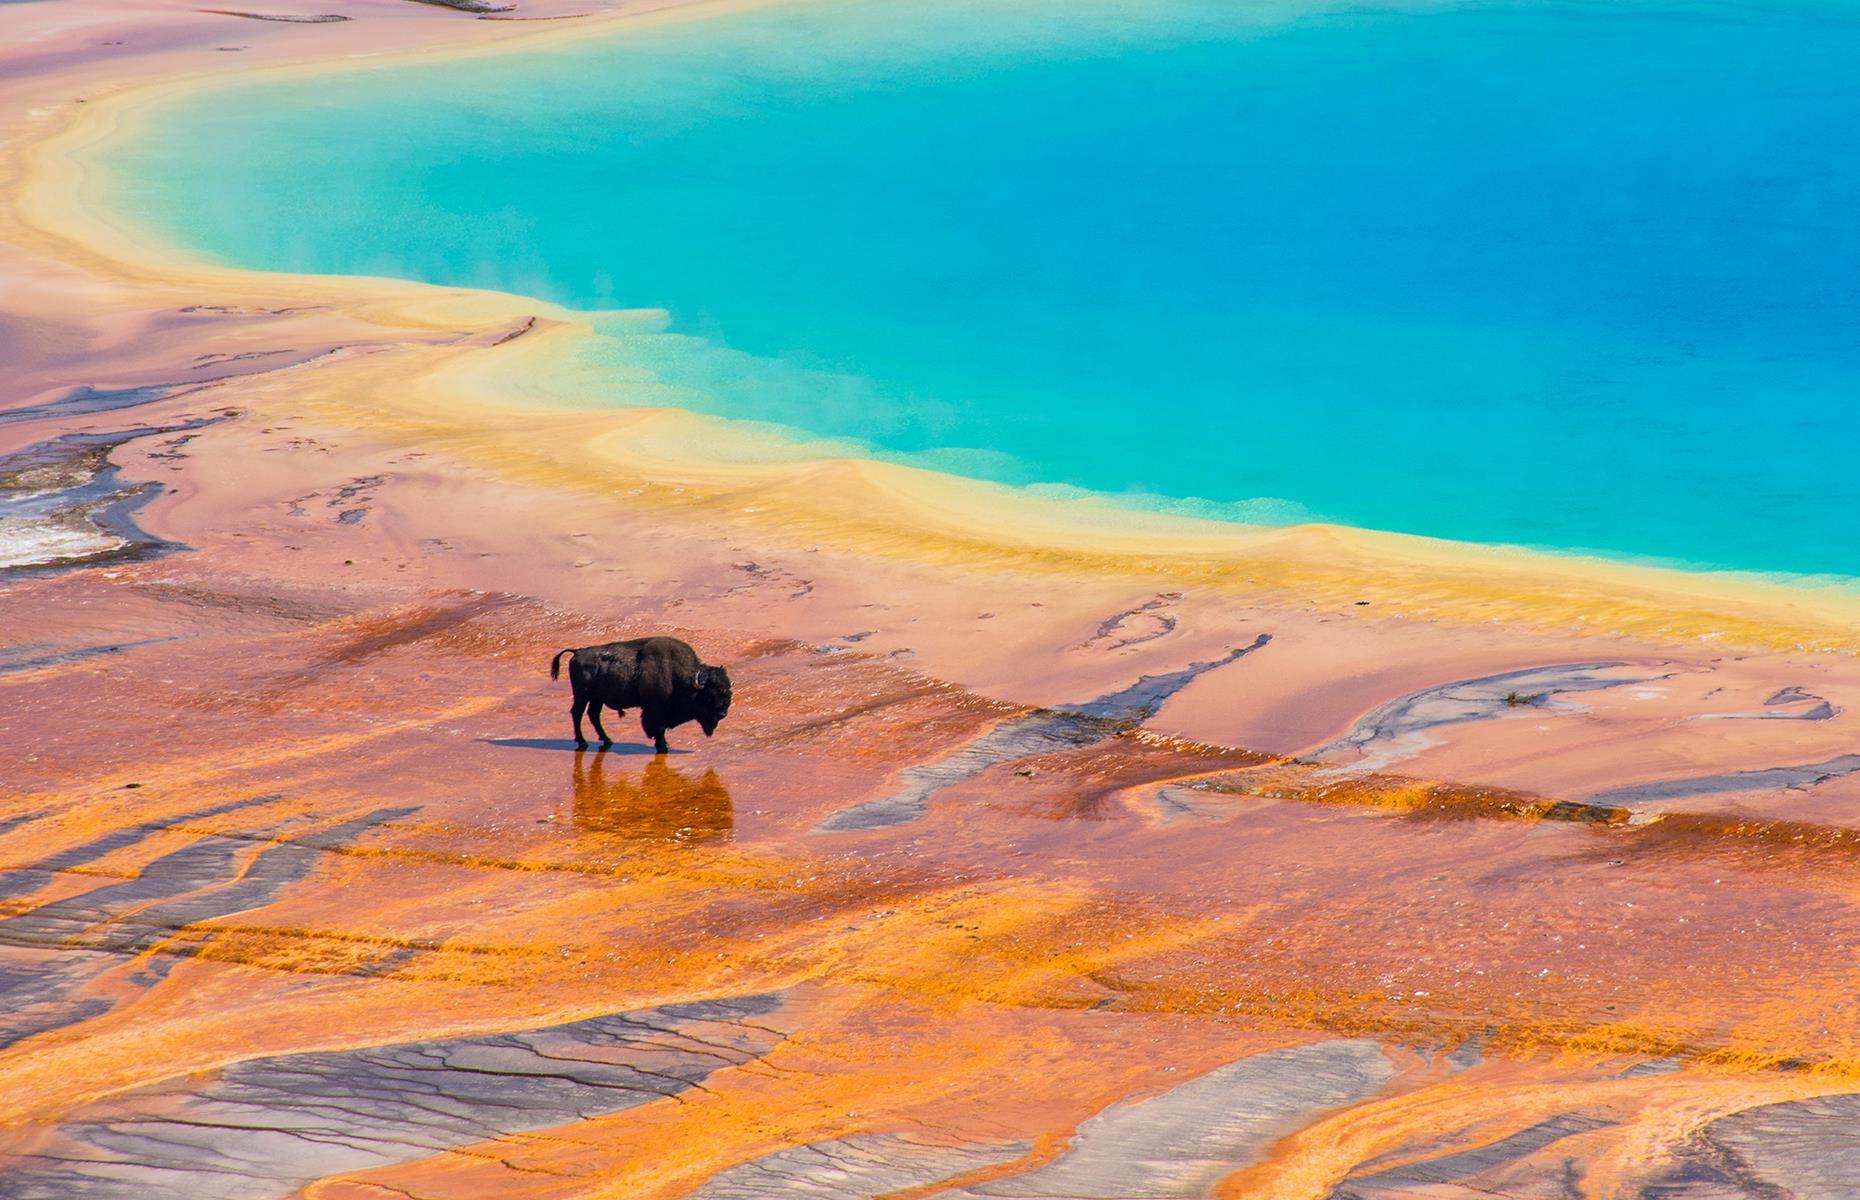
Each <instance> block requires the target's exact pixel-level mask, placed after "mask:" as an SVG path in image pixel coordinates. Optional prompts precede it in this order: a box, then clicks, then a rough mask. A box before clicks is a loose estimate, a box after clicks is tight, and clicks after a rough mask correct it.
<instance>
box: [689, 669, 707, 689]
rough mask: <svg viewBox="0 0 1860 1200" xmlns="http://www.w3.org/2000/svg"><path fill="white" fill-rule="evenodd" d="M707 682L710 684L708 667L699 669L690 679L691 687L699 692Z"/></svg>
mask: <svg viewBox="0 0 1860 1200" xmlns="http://www.w3.org/2000/svg"><path fill="white" fill-rule="evenodd" d="M709 682H710V668H709V667H699V668H698V669H697V674H696V675H693V676H692V677H691V686H692V687H694V688H698V689H700V690H701V689H702V688H703V687H704V685H705V684H706V683H709Z"/></svg>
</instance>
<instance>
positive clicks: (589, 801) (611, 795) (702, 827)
mask: <svg viewBox="0 0 1860 1200" xmlns="http://www.w3.org/2000/svg"><path fill="white" fill-rule="evenodd" d="M614 757H615V756H613V755H609V754H608V753H606V752H605V751H599V750H597V751H595V752H594V753H592V754H590V753H588V752H587V751H584V750H577V751H576V752H575V828H577V829H579V830H581V831H582V832H583V833H612V834H619V835H620V836H621V837H629V838H639V839H641V840H644V841H659V842H664V841H669V842H712V841H718V840H720V839H722V838H727V837H729V836H730V830H731V828H732V827H733V826H734V825H735V823H736V817H735V812H734V810H732V809H731V807H730V791H729V789H728V788H726V787H724V786H723V781H722V780H721V779H719V778H717V772H715V771H705V772H704V775H703V777H702V778H700V779H695V780H694V779H692V778H690V777H689V776H687V775H685V774H683V773H681V772H678V771H674V770H673V769H672V768H671V765H670V764H669V763H667V762H666V761H665V759H664V758H662V757H656V756H655V757H654V758H653V759H652V760H651V761H649V762H648V763H647V764H646V768H645V770H644V771H643V772H642V773H641V774H639V775H637V776H635V775H634V773H633V772H632V770H631V769H629V768H628V767H627V766H625V765H624V763H622V762H618V761H616V762H614V763H613V764H612V766H611V767H610V766H609V759H612V758H614Z"/></svg>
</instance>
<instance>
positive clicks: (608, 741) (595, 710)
mask: <svg viewBox="0 0 1860 1200" xmlns="http://www.w3.org/2000/svg"><path fill="white" fill-rule="evenodd" d="M588 719H589V720H590V721H593V722H594V732H595V734H596V735H597V736H599V737H600V739H601V749H603V750H605V749H607V747H609V746H611V745H613V744H614V740H613V739H612V738H610V737H608V736H607V731H606V730H605V729H602V728H601V702H600V701H599V700H590V701H589V702H588Z"/></svg>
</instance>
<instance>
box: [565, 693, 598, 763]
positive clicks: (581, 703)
mask: <svg viewBox="0 0 1860 1200" xmlns="http://www.w3.org/2000/svg"><path fill="white" fill-rule="evenodd" d="M587 707H588V702H587V701H586V700H584V699H582V696H581V692H580V690H579V689H577V690H576V692H575V703H574V704H573V705H571V706H570V708H569V710H568V715H569V716H571V717H573V718H575V749H577V750H586V749H587V748H588V739H587V738H584V737H582V736H581V714H582V713H583V712H584V711H586V709H587ZM600 720H601V718H600V716H599V714H598V713H597V714H596V716H595V718H594V722H595V724H594V727H595V728H596V729H599V728H600Z"/></svg>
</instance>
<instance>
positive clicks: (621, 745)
mask: <svg viewBox="0 0 1860 1200" xmlns="http://www.w3.org/2000/svg"><path fill="white" fill-rule="evenodd" d="M478 740H479V741H481V742H484V743H486V744H487V745H491V746H510V747H514V748H516V749H518V750H573V749H574V748H575V739H574V738H479V739H478ZM589 749H590V750H592V751H593V752H594V753H597V754H602V753H604V754H636V755H642V756H645V757H648V758H649V757H651V756H652V755H653V754H654V753H656V752H655V751H654V750H653V748H652V747H651V746H650V745H649V744H647V743H644V742H615V743H614V744H613V745H612V746H610V747H608V748H607V749H606V750H604V751H603V750H601V748H600V743H599V742H595V743H592V744H591V745H590V747H589ZM669 753H671V754H689V753H691V751H689V750H679V749H677V748H673V749H672V750H671V751H669Z"/></svg>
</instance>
